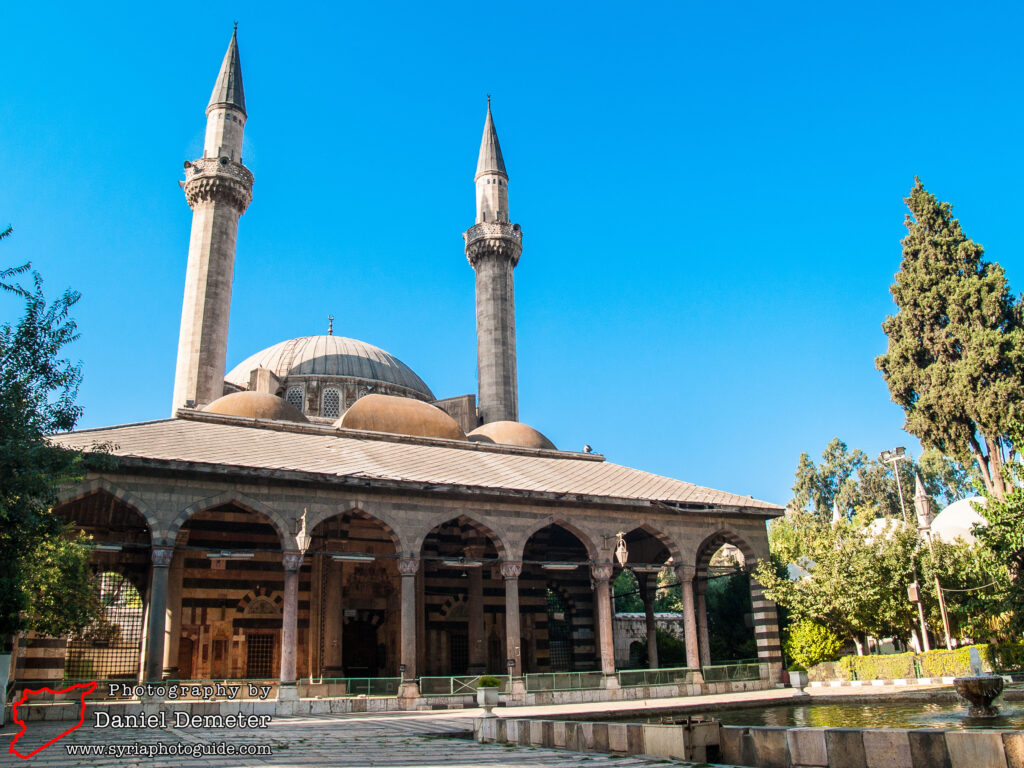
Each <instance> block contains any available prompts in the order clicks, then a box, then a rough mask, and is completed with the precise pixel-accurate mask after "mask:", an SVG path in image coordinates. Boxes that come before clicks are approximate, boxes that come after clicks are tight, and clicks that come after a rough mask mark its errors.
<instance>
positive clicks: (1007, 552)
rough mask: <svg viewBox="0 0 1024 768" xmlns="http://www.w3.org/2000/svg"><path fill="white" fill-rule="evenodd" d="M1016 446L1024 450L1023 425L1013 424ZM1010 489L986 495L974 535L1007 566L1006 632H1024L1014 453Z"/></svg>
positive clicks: (1019, 483)
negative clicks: (997, 493) (984, 523)
mask: <svg viewBox="0 0 1024 768" xmlns="http://www.w3.org/2000/svg"><path fill="white" fill-rule="evenodd" d="M1007 431H1008V433H1009V437H1010V440H1011V443H1012V445H1013V446H1016V447H1018V448H1019V447H1021V446H1024V424H1022V423H1021V422H1014V423H1012V424H1011V425H1010V426H1009V428H1008V430H1007ZM1003 472H1004V479H1005V483H1006V486H1007V488H1008V490H1007V492H1006V493H1005V494H1004V495H1003V497H1002V498H999V497H998V496H997V495H996V494H994V493H986V494H985V496H986V503H985V506H983V507H982V506H978V507H977V509H978V511H979V513H980V514H981V515H982V516H983V517H984V518H985V522H986V525H985V526H984V527H981V526H979V527H976V528H975V530H974V535H975V537H976V538H977V539H978V541H979V543H981V544H982V545H983V546H984V547H985V548H986V549H987V550H989V551H990V552H991V553H992V554H993V555H994V557H995V559H996V561H997V562H998V563H1001V564H1004V565H1005V574H1006V578H1004V579H1002V580H1000V582H999V583H998V585H997V587H998V588H999V591H1000V593H1001V595H1000V598H1001V599H1000V607H1001V609H1002V611H1004V612H1005V613H1006V614H1007V629H1009V630H1010V631H1011V632H1013V633H1015V634H1017V635H1019V634H1020V633H1021V632H1024V464H1022V463H1021V462H1020V460H1018V459H1017V456H1016V453H1012V454H1011V456H1010V459H1009V461H1007V462H1006V464H1005V465H1004V467H1003Z"/></svg>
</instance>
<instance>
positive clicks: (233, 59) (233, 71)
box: [206, 21, 245, 114]
mask: <svg viewBox="0 0 1024 768" xmlns="http://www.w3.org/2000/svg"><path fill="white" fill-rule="evenodd" d="M219 105H227V106H232V107H237V108H238V109H240V110H242V114H245V89H244V88H242V61H241V58H240V57H239V55H238V22H237V21H236V22H235V31H234V32H232V33H231V42H230V43H229V44H228V50H227V53H225V54H224V61H223V62H222V63H221V65H220V74H219V75H217V82H216V83H214V86H213V93H211V94H210V103H209V104H208V105H207V107H206V112H207V114H209V112H210V110H211V109H213V108H214V107H216V106H219Z"/></svg>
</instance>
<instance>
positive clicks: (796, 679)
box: [789, 664, 807, 691]
mask: <svg viewBox="0 0 1024 768" xmlns="http://www.w3.org/2000/svg"><path fill="white" fill-rule="evenodd" d="M789 684H790V685H791V686H792V687H793V688H796V689H797V690H798V691H802V690H803V689H804V688H806V687H807V669H806V668H805V667H803V666H801V665H800V664H794V665H793V666H791V667H790V668H789Z"/></svg>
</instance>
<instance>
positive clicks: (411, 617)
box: [398, 557, 420, 699]
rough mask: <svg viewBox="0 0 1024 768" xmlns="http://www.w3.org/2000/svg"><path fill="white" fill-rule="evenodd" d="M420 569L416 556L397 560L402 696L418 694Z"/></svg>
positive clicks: (409, 696) (400, 691)
mask: <svg viewBox="0 0 1024 768" xmlns="http://www.w3.org/2000/svg"><path fill="white" fill-rule="evenodd" d="M419 569H420V560H419V558H418V557H403V558H400V559H399V561H398V572H399V573H400V574H401V576H402V654H401V657H400V663H401V664H403V665H404V666H405V672H404V673H402V684H401V688H400V689H399V692H398V695H399V696H400V697H402V698H406V699H409V698H416V697H418V696H419V695H420V688H419V683H418V682H417V680H416V623H417V622H416V573H417V571H419Z"/></svg>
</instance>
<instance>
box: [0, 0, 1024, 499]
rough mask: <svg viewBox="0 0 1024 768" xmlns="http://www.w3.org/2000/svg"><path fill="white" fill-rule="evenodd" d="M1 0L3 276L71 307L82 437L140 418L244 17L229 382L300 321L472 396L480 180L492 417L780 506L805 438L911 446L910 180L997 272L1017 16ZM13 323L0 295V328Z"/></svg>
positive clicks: (934, 6)
mask: <svg viewBox="0 0 1024 768" xmlns="http://www.w3.org/2000/svg"><path fill="white" fill-rule="evenodd" d="M161 5H162V4H151V5H146V4H138V3H132V4H127V3H119V2H112V3H107V4H101V5H95V4H86V5H83V4H74V5H70V4H69V5H66V6H63V7H62V6H60V5H52V4H49V5H46V6H39V5H38V4H36V5H34V6H33V4H30V3H14V4H10V5H9V7H7V8H6V9H5V12H4V42H3V45H2V46H0V72H2V73H3V78H2V83H3V85H2V87H0V174H2V183H0V224H7V223H10V224H13V225H14V227H15V236H14V237H13V238H11V239H9V240H6V241H4V243H3V245H0V265H11V264H15V263H20V262H23V261H25V260H29V259H31V260H32V261H33V263H34V265H35V266H36V268H38V269H39V270H40V271H41V272H42V273H43V275H44V277H45V279H46V281H47V285H48V289H49V292H50V293H51V294H56V293H58V292H59V290H60V289H62V288H63V287H65V286H73V287H75V288H77V289H79V290H80V291H81V292H82V293H83V294H84V298H83V299H82V302H81V304H80V305H79V307H78V309H77V312H76V315H77V318H78V320H79V323H80V326H81V331H82V339H81V341H80V342H78V343H77V344H76V345H75V348H74V349H73V355H74V356H75V357H76V358H78V359H81V360H82V362H83V364H84V371H85V382H84V384H83V387H82V391H81V402H82V404H83V405H84V406H85V409H86V410H85V416H84V418H83V420H82V422H81V425H82V426H85V427H91V426H100V425H106V424H112V423H122V422H128V421H137V420H146V419H155V418H162V417H165V416H167V415H168V413H169V408H170V398H171V388H172V381H173V374H174V358H175V352H176V346H177V339H178V324H179V320H180V313H181V299H182V290H183V278H184V272H185V260H186V254H187V248H188V233H189V225H190V211H189V209H188V206H187V205H186V204H185V201H184V196H183V195H182V193H181V190H180V189H179V188H178V184H177V182H178V180H179V179H181V178H182V163H183V161H185V160H189V159H194V158H196V157H198V156H199V155H201V152H202V138H203V129H204V125H205V118H204V115H203V110H204V108H205V106H206V103H207V100H208V98H209V95H210V90H211V89H212V87H213V83H214V80H215V78H216V74H217V69H218V67H219V65H220V61H221V58H222V57H223V55H224V50H225V48H226V46H227V43H228V40H229V38H230V34H231V22H232V21H233V20H236V19H237V20H238V21H239V43H240V49H241V56H242V66H243V72H244V82H245V92H246V103H247V107H248V111H249V122H248V125H247V127H246V148H245V162H246V164H247V165H248V166H249V167H250V168H251V169H252V171H253V172H254V174H255V176H256V186H255V199H254V201H253V203H252V205H251V207H250V208H249V210H248V212H247V213H246V214H245V216H244V217H243V218H242V220H241V226H240V230H239V240H238V253H237V259H236V270H235V282H234V298H233V305H232V311H231V335H230V346H229V350H228V365H229V367H230V366H232V365H234V364H235V363H237V362H239V361H240V360H241V359H242V358H244V357H246V356H247V355H249V354H251V353H252V352H255V351H257V350H259V349H261V348H263V347H267V346H269V345H271V344H273V343H275V342H278V341H281V340H283V339H287V338H291V337H294V336H301V335H308V334H315V333H323V332H325V330H326V327H327V316H328V315H329V314H333V315H335V317H336V320H335V332H336V333H339V334H340V335H345V336H351V337H354V338H357V339H362V340H364V341H367V342H370V343H372V344H376V345H377V346H380V347H383V348H384V349H387V350H388V351H390V352H391V353H393V354H395V355H397V356H398V357H399V358H401V359H402V360H403V361H405V362H406V363H408V364H409V365H410V366H411V367H412V368H413V369H414V370H416V371H417V372H418V373H419V374H420V375H421V376H422V377H423V378H424V379H425V380H426V381H427V383H428V384H429V385H430V386H431V388H432V389H433V390H434V392H435V393H436V394H437V395H438V396H439V397H445V396H451V395H457V394H462V393H466V392H474V391H475V390H476V358H475V330H474V310H473V272H472V270H471V268H470V267H469V265H468V264H467V263H466V259H465V256H464V254H463V245H462V238H461V233H462V232H463V231H464V230H465V229H466V228H467V227H469V226H470V225H471V224H472V223H473V215H474V192H473V172H474V169H475V163H476V154H477V150H478V147H479V142H480V135H481V131H482V128H483V119H484V110H485V94H487V93H491V94H493V96H494V114H495V121H496V124H497V128H498V133H499V136H500V139H501V144H502V149H503V151H504V156H505V161H506V164H507V167H508V171H509V175H510V177H511V183H510V187H509V192H510V198H511V211H512V218H513V221H517V222H519V223H520V224H521V225H522V227H523V231H524V233H525V249H524V253H523V257H522V261H521V262H520V265H519V267H518V268H517V270H516V300H517V306H516V312H517V323H518V344H519V392H520V414H521V420H522V421H524V422H526V423H528V424H531V425H533V426H535V427H537V428H539V429H540V430H541V431H543V432H545V433H546V434H547V435H548V436H549V437H550V438H551V439H552V440H553V441H554V442H555V443H556V444H557V445H558V446H560V447H563V448H573V449H580V448H582V446H583V444H584V443H590V444H591V445H593V446H594V448H595V450H598V451H601V452H603V453H605V454H606V455H607V456H608V457H609V459H611V460H613V461H616V462H619V463H624V464H628V465H631V466H636V467H640V468H642V469H646V470H649V471H653V472H658V473H662V474H667V475H671V476H674V477H678V478H681V479H684V480H688V481H691V482H695V483H700V484H703V485H709V486H712V487H716V488H722V489H725V490H730V491H734V492H737V493H743V494H752V495H754V496H757V497H760V498H764V499H767V500H770V501H774V502H778V503H785V502H786V501H787V500H788V498H789V487H790V485H791V483H792V476H793V470H794V468H795V465H796V461H797V457H798V455H799V453H800V452H801V451H803V450H806V451H808V452H810V453H812V454H813V455H817V454H819V453H820V451H821V450H822V448H824V446H825V444H826V443H827V442H828V440H829V439H830V438H831V437H833V436H835V435H839V436H841V437H842V438H844V439H845V440H846V441H847V442H848V443H850V444H851V445H853V446H857V447H860V448H863V449H864V450H866V451H868V452H869V453H871V454H877V452H878V451H879V450H881V449H883V448H888V447H892V446H894V445H898V444H907V445H909V446H911V447H912V448H913V449H914V450H915V452H917V451H918V450H919V448H918V447H917V444H916V442H915V441H913V439H912V438H910V437H909V436H908V435H906V434H905V433H904V432H903V431H902V429H901V427H902V424H903V413H902V411H901V410H900V409H899V408H898V407H896V406H895V405H893V404H892V403H891V402H890V400H889V395H888V391H887V389H886V386H885V384H884V382H883V380H882V378H881V375H880V374H879V373H878V372H877V371H876V370H875V367H874V362H873V361H874V357H875V356H876V355H878V354H879V353H881V352H882V351H884V349H885V337H884V335H883V334H882V332H881V329H880V323H881V321H882V319H883V318H884V317H885V315H886V314H887V313H888V312H891V311H892V310H893V305H892V303H891V299H890V296H889V293H888V287H889V284H890V282H891V280H892V275H893V273H894V272H895V271H896V270H897V269H898V266H899V258H900V246H899V240H900V238H901V237H902V233H903V215H904V211H905V208H904V205H903V202H902V198H903V197H904V196H905V195H906V194H907V193H908V191H909V189H910V187H911V185H912V183H913V178H914V175H915V174H917V175H920V176H921V178H922V180H923V181H924V183H925V185H926V186H927V187H928V188H929V189H930V190H931V191H933V192H934V193H936V194H937V195H938V196H939V197H940V199H944V200H950V201H951V202H953V203H954V205H955V211H956V213H957V215H958V216H959V217H960V219H961V222H962V224H963V225H964V227H965V229H966V231H967V233H968V235H969V236H971V237H973V238H975V239H976V240H977V241H979V242H980V243H982V244H983V245H984V246H985V247H986V249H987V253H988V257H989V258H990V259H993V260H997V261H999V262H1001V263H1002V264H1003V265H1004V266H1005V267H1006V269H1007V271H1008V274H1009V277H1010V280H1011V283H1012V284H1013V286H1014V288H1015V289H1018V290H1019V289H1020V288H1021V287H1022V286H1024V258H1022V256H1021V252H1022V245H1024V243H1022V239H1024V233H1022V230H1021V227H1020V221H1021V213H1020V211H1021V206H1022V204H1024V199H1022V198H1024V192H1021V189H1020V186H1019V183H1018V179H1019V178H1020V177H1021V172H1022V156H1024V153H1022V142H1024V130H1022V127H1024V126H1022V120H1024V111H1022V106H1021V98H1020V90H1021V89H1020V86H1021V82H1022V74H1024V73H1022V65H1021V57H1020V53H1019V51H1020V39H1019V38H1020V29H1021V28H1022V27H1024V24H1022V19H1021V11H1020V8H1019V6H1016V5H1012V4H1005V5H995V4H991V5H989V4H986V6H985V9H984V10H979V9H977V8H976V7H968V6H967V5H965V4H945V5H944V4H939V3H922V4H918V5H910V4H898V5H897V4H892V3H878V4H870V5H869V4H866V3H857V4H846V5H844V6H843V7H841V8H832V7H829V6H830V4H821V3H813V4H811V3H808V4H805V5H788V4H763V3H762V4H753V3H735V4H728V5H727V4H709V3H701V4H697V3H664V4H648V3H634V4H626V5H623V4H621V3H614V4H613V3H572V4H568V3H565V4H560V3H559V4H551V3H525V2H524V3H509V4H504V5H503V4H491V5H487V4H480V3H387V4H380V3H376V4H374V3H353V4H344V5H342V4H337V5H324V6H323V7H321V8H319V9H313V8H311V7H310V6H309V5H308V4H291V5H289V4H281V3H273V4H271V3H253V2H248V3H235V4H231V3H222V2H206V3H186V2H179V3H175V4H174V8H173V10H162V9H159V8H160V6H161ZM18 312H19V306H18V304H17V302H16V301H15V300H14V299H12V298H10V297H0V319H3V320H12V319H14V318H15V317H16V316H17V314H18Z"/></svg>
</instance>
